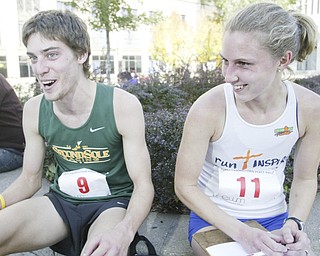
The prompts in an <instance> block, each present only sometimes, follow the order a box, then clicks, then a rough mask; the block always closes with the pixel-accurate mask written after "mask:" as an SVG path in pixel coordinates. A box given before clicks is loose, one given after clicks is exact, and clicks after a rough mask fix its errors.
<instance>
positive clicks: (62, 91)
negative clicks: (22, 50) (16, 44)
mask: <svg viewBox="0 0 320 256" xmlns="http://www.w3.org/2000/svg"><path fill="white" fill-rule="evenodd" d="M27 54H28V56H29V57H30V60H31V66H32V70H33V72H34V74H35V76H36V78H37V80H38V81H39V83H40V85H41V88H42V89H43V92H44V95H45V97H46V99H47V100H50V101H57V100H61V99H63V98H64V96H65V95H66V94H67V93H68V92H69V91H70V90H72V89H73V88H75V86H76V85H77V83H78V82H79V79H80V77H82V76H83V67H82V64H83V60H82V59H81V58H78V57H77V56H76V55H75V54H74V52H73V51H72V50H71V49H70V48H69V47H68V46H67V45H65V44H64V43H62V42H61V41H55V40H49V39H46V38H44V37H43V36H41V35H40V34H38V33H36V34H33V35H31V36H30V38H29V40H28V43H27Z"/></svg>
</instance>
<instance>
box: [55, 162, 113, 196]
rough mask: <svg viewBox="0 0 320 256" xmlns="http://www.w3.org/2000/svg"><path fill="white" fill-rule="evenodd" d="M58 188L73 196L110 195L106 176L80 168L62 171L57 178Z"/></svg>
mask: <svg viewBox="0 0 320 256" xmlns="http://www.w3.org/2000/svg"><path fill="white" fill-rule="evenodd" d="M58 184H59V187H60V190H61V191H62V192H64V193H66V194H68V195H70V196H73V197H81V198H88V197H102V196H109V195H111V192H110V188H109V185H108V182H107V179H106V176H105V175H103V174H101V173H98V172H96V171H92V170H90V169H86V168H82V169H79V170H75V171H69V172H64V173H62V175H61V176H60V177H59V179H58Z"/></svg>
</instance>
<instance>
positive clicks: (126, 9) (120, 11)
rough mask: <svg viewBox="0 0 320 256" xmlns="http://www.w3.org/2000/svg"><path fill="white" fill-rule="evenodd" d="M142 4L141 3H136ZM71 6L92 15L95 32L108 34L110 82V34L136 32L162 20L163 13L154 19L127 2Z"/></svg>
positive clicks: (100, 0) (95, 0)
mask: <svg viewBox="0 0 320 256" xmlns="http://www.w3.org/2000/svg"><path fill="white" fill-rule="evenodd" d="M136 2H137V3H141V1H138V0H137V1H136ZM69 4H70V5H71V6H72V7H74V8H76V9H78V10H80V11H81V12H83V13H87V14H90V16H89V24H90V25H91V27H92V28H93V29H95V30H104V31H105V33H106V49H107V51H106V71H107V79H108V81H110V72H109V71H110V69H111V68H110V32H112V31H119V30H126V29H128V30H136V29H137V28H138V26H139V25H140V24H146V25H150V24H154V23H156V22H157V21H158V20H159V19H161V13H160V12H155V13H153V15H152V17H149V16H148V15H147V14H146V13H138V12H136V10H135V9H133V8H132V7H131V6H130V5H129V4H128V1H125V0H83V1H77V0H72V1H70V2H69Z"/></svg>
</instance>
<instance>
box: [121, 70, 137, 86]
mask: <svg viewBox="0 0 320 256" xmlns="http://www.w3.org/2000/svg"><path fill="white" fill-rule="evenodd" d="M118 83H119V85H120V87H121V88H123V89H127V88H128V87H130V86H132V85H137V84H138V79H137V78H136V77H132V75H131V73H130V72H128V71H123V72H120V73H119V74H118Z"/></svg>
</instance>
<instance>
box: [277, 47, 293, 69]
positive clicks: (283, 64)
mask: <svg viewBox="0 0 320 256" xmlns="http://www.w3.org/2000/svg"><path fill="white" fill-rule="evenodd" d="M291 62H292V51H286V53H285V54H284V55H283V56H282V57H281V58H280V64H279V67H278V70H280V71H283V70H285V69H286V68H287V67H288V66H289V65H290V64H291Z"/></svg>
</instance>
